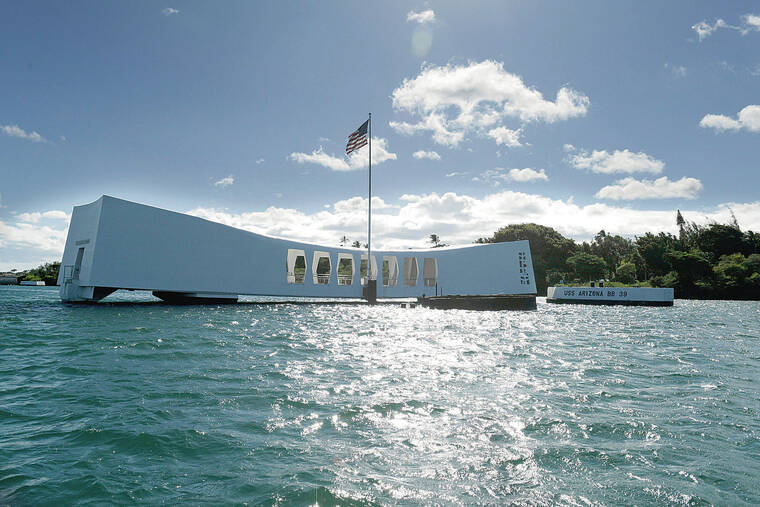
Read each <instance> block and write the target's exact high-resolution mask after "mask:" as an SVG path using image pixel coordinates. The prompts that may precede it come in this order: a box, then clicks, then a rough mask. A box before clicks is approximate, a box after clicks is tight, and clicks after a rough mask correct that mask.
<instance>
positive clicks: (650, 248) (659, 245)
mask: <svg viewBox="0 0 760 507" xmlns="http://www.w3.org/2000/svg"><path fill="white" fill-rule="evenodd" d="M635 245H636V250H637V252H638V254H639V256H641V258H642V259H643V261H644V266H643V270H641V269H640V270H639V272H640V273H641V274H643V275H644V277H645V278H647V277H652V276H664V275H665V273H667V272H668V271H670V266H669V265H668V263H667V261H666V260H665V252H667V251H668V250H674V249H676V247H678V246H679V242H678V240H677V239H676V237H675V236H673V235H672V234H666V233H664V232H661V233H660V234H658V235H656V236H655V235H654V234H652V233H651V232H647V233H646V234H644V235H643V236H639V237H638V238H636V243H635Z"/></svg>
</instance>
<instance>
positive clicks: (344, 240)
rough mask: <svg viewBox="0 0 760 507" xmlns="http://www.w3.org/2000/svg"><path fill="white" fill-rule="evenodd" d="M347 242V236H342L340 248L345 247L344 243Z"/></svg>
mask: <svg viewBox="0 0 760 507" xmlns="http://www.w3.org/2000/svg"><path fill="white" fill-rule="evenodd" d="M348 242H349V239H348V236H346V235H345V234H344V235H343V237H342V238H340V246H346V243H348Z"/></svg>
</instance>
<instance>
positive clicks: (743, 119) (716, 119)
mask: <svg viewBox="0 0 760 507" xmlns="http://www.w3.org/2000/svg"><path fill="white" fill-rule="evenodd" d="M699 126H700V127H702V128H714V129H715V130H717V131H718V132H725V131H726V130H741V129H746V130H748V131H750V132H760V106H758V105H755V104H751V105H749V106H747V107H745V108H744V109H742V110H741V111H739V114H738V115H737V118H736V119H733V118H731V117H728V116H725V115H722V114H707V115H705V117H704V118H702V120H701V121H700V122H699Z"/></svg>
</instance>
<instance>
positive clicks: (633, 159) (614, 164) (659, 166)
mask: <svg viewBox="0 0 760 507" xmlns="http://www.w3.org/2000/svg"><path fill="white" fill-rule="evenodd" d="M568 160H569V162H570V164H571V165H572V166H573V167H575V168H576V169H586V170H589V171H591V172H594V173H601V174H615V173H628V174H632V173H637V172H643V173H653V174H658V173H661V172H662V170H663V168H664V167H665V163H664V162H662V161H661V160H657V159H655V158H653V157H650V156H649V155H647V154H646V153H644V152H639V153H634V152H632V151H629V150H628V149H625V150H622V151H621V150H615V151H614V152H612V153H609V152H608V151H606V150H594V151H593V152H591V153H588V152H587V151H581V152H579V153H577V154H575V155H571V156H570V157H569V159H568Z"/></svg>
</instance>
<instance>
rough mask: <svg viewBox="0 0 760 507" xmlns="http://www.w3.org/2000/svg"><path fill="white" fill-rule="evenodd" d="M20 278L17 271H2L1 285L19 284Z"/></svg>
mask: <svg viewBox="0 0 760 507" xmlns="http://www.w3.org/2000/svg"><path fill="white" fill-rule="evenodd" d="M18 279H19V276H18V275H17V274H15V273H0V285H18Z"/></svg>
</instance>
